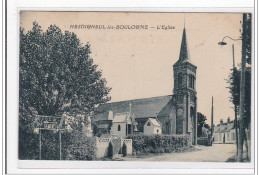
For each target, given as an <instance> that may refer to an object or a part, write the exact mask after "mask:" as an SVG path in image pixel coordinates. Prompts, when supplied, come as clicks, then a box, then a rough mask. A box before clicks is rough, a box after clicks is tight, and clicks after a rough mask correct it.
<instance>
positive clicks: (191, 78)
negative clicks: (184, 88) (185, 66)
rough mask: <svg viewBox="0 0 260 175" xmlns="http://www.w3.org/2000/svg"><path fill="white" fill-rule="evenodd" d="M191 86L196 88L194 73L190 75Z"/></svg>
mask: <svg viewBox="0 0 260 175" xmlns="http://www.w3.org/2000/svg"><path fill="white" fill-rule="evenodd" d="M189 87H190V88H192V89H195V77H194V76H193V75H189Z"/></svg>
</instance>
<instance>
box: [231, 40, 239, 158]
mask: <svg viewBox="0 0 260 175" xmlns="http://www.w3.org/2000/svg"><path fill="white" fill-rule="evenodd" d="M232 56H233V81H236V80H235V79H236V78H235V76H236V75H235V73H236V67H235V53H234V44H232ZM235 84H236V83H235V82H234V86H235ZM234 111H235V128H236V130H235V131H236V148H237V152H236V155H238V131H237V128H238V127H237V125H238V123H237V104H236V102H235V104H234Z"/></svg>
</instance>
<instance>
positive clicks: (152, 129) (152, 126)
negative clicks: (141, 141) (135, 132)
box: [144, 118, 162, 135]
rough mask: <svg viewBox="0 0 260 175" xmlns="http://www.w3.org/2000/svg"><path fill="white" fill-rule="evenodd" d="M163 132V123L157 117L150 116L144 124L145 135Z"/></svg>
mask: <svg viewBox="0 0 260 175" xmlns="http://www.w3.org/2000/svg"><path fill="white" fill-rule="evenodd" d="M152 134H162V125H161V124H160V122H159V121H158V120H157V119H154V118H148V120H147V121H146V122H145V124H144V135H152Z"/></svg>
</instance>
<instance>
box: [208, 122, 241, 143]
mask: <svg viewBox="0 0 260 175" xmlns="http://www.w3.org/2000/svg"><path fill="white" fill-rule="evenodd" d="M213 143H236V130H235V125H234V121H230V117H228V119H227V122H226V123H224V122H223V120H222V119H221V120H220V123H219V124H218V125H217V126H215V127H214V134H213Z"/></svg>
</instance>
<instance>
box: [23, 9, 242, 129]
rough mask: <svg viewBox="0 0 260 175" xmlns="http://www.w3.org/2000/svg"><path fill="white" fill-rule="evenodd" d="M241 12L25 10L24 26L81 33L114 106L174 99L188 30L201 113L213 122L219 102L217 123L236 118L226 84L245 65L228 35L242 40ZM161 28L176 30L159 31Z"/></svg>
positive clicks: (238, 50) (78, 34)
mask: <svg viewBox="0 0 260 175" xmlns="http://www.w3.org/2000/svg"><path fill="white" fill-rule="evenodd" d="M241 20H242V14H241V13H133V12H131V13H130V12H129V13H127V12H35V11H22V12H21V13H20V26H21V27H22V28H24V29H25V31H28V30H30V29H31V28H32V22H33V21H37V22H38V24H39V25H40V26H41V27H42V29H43V30H44V31H45V30H46V29H47V28H48V26H50V25H51V24H55V25H57V26H58V27H59V28H60V29H61V30H62V31H63V32H64V31H66V30H68V31H71V32H74V33H76V34H77V36H78V37H79V39H80V40H81V42H82V43H83V44H86V43H87V42H89V43H90V44H91V51H92V54H91V57H92V58H93V60H94V63H95V64H97V65H98V69H99V70H102V76H103V77H104V78H105V79H106V80H107V86H108V87H111V88H112V90H111V92H110V96H111V98H112V99H111V102H116V101H124V100H130V99H140V98H149V97H157V96H163V95H171V94H172V93H173V86H174V85H173V67H172V66H173V64H174V63H175V62H176V61H177V60H178V58H179V53H180V45H181V38H182V32H183V28H184V25H185V28H186V35H187V43H188V49H189V54H190V59H191V62H192V63H193V64H194V65H196V66H197V77H196V90H197V98H198V109H197V111H198V112H201V113H203V114H204V115H206V116H207V119H208V120H207V123H210V121H211V119H210V116H211V99H212V96H213V97H214V124H215V125H216V124H219V121H220V119H223V120H224V121H226V120H227V118H228V117H230V118H231V120H232V119H234V110H233V105H232V103H231V102H230V101H229V97H230V93H229V92H228V89H227V88H226V87H227V86H228V84H227V81H226V79H227V78H228V76H229V73H230V72H231V70H230V69H232V66H233V60H232V44H234V47H235V51H234V55H235V64H236V65H238V64H239V63H240V62H241V41H236V42H235V41H232V40H230V39H228V38H226V39H225V42H227V43H228V44H227V45H225V46H220V45H218V42H220V41H221V40H222V39H223V37H224V36H230V37H232V38H234V39H237V38H240V36H241V28H242V26H241V22H240V21H241ZM71 25H104V26H108V25H111V26H114V27H116V26H117V25H130V26H132V25H147V26H148V29H142V30H140V29H139V30H138V29H86V28H82V29H72V28H71ZM162 25H165V26H168V25H169V26H171V27H172V29H167V30H165V29H157V27H161V26H162Z"/></svg>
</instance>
